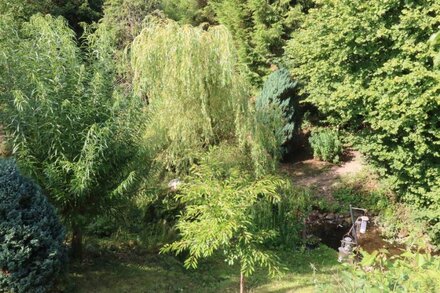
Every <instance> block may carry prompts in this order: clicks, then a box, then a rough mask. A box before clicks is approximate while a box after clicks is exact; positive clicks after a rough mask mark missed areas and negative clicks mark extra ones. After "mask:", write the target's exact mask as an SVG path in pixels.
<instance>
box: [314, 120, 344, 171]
mask: <svg viewBox="0 0 440 293" xmlns="http://www.w3.org/2000/svg"><path fill="white" fill-rule="evenodd" d="M309 142H310V146H311V147H312V149H313V157H314V158H317V159H320V160H323V161H328V162H333V163H338V162H339V160H340V155H341V153H342V143H341V141H340V139H339V136H338V132H337V131H335V130H332V129H328V128H323V129H317V130H315V131H313V132H312V134H311V135H310V138H309Z"/></svg>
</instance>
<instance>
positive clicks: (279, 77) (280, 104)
mask: <svg viewBox="0 0 440 293" xmlns="http://www.w3.org/2000/svg"><path fill="white" fill-rule="evenodd" d="M296 87H297V81H294V80H293V79H292V78H291V76H290V73H289V71H288V70H287V69H284V68H281V69H279V70H277V71H275V72H273V73H272V74H270V75H269V76H268V78H267V80H266V81H265V82H264V85H263V89H262V90H261V93H260V95H258V96H257V100H256V104H255V106H256V110H257V113H258V112H263V113H265V115H260V116H261V118H260V119H262V120H266V121H263V122H266V123H267V124H273V123H271V121H272V120H274V119H277V118H278V117H274V115H279V114H281V117H280V118H281V119H282V120H283V127H282V129H281V131H280V134H281V137H282V142H283V143H285V142H287V141H288V140H289V139H291V138H292V136H293V133H294V130H295V128H296V126H297V124H298V123H297V120H298V114H297V111H298V109H297V108H298V95H297V94H296ZM274 108H275V109H276V110H277V111H272V109H274ZM274 131H278V130H274Z"/></svg>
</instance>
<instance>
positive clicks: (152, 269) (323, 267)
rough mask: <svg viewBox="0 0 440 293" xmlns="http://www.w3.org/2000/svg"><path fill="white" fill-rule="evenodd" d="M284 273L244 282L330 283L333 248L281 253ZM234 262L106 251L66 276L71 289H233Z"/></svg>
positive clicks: (278, 287)
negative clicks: (194, 264) (190, 265)
mask: <svg viewBox="0 0 440 293" xmlns="http://www.w3.org/2000/svg"><path fill="white" fill-rule="evenodd" d="M280 256H281V259H282V261H283V263H284V265H285V266H286V271H285V273H284V275H282V276H279V277H275V278H268V277H267V274H266V273H265V272H264V271H258V272H257V273H256V274H255V275H253V276H252V277H250V278H249V279H248V280H247V281H246V287H247V288H248V289H249V291H251V292H315V291H316V288H317V286H318V287H319V288H323V287H325V285H326V284H328V283H330V282H332V280H333V277H332V276H333V274H334V273H336V271H337V270H338V269H340V268H341V267H340V265H339V264H338V262H337V260H336V258H337V256H336V252H335V251H334V250H332V249H330V248H328V247H326V246H321V247H319V248H317V249H315V250H312V251H307V250H305V251H284V252H280ZM238 284H239V274H238V266H233V267H230V266H228V265H227V264H226V263H225V262H224V261H223V260H222V259H221V258H220V257H213V258H211V259H208V260H206V261H203V262H201V263H200V266H199V268H198V269H197V270H186V269H185V268H184V267H183V265H182V262H181V261H180V260H179V259H177V258H175V257H173V256H169V255H156V254H146V255H136V254H134V253H133V254H122V253H121V254H118V253H111V254H105V255H102V256H99V257H95V258H89V259H86V260H85V261H84V262H83V263H82V264H81V265H80V264H74V265H72V267H71V273H70V276H69V286H68V287H69V290H70V291H71V292H96V293H99V292H110V293H112V292H130V293H135V292H236V291H237V290H238Z"/></svg>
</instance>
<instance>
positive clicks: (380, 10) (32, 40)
mask: <svg viewBox="0 0 440 293" xmlns="http://www.w3.org/2000/svg"><path fill="white" fill-rule="evenodd" d="M94 21H96V23H93V22H94ZM439 27H440V3H439V1H437V0H414V1H411V0H406V1H403V0H388V1H381V0H365V1H360V0H316V1H315V0H297V1H292V0H270V1H268V0H209V1H207V0H151V1H149V0H105V1H104V0H62V1H58V0H57V1H55V0H43V1H24V0H18V1H8V0H0V52H1V54H0V155H8V156H12V157H14V159H15V160H16V162H17V164H18V165H19V167H20V170H21V171H22V172H24V173H23V174H26V175H28V176H29V177H32V179H33V180H35V182H36V183H37V184H39V185H40V186H41V190H43V191H44V194H46V195H47V199H46V198H45V197H44V196H42V191H41V190H40V189H39V188H38V187H37V186H35V184H33V183H32V182H31V181H29V180H28V179H25V178H23V177H20V175H19V174H18V173H17V171H16V169H15V167H14V166H13V165H12V163H11V162H10V161H8V162H7V163H5V164H4V165H2V166H3V167H1V168H6V169H7V170H9V171H7V172H6V171H5V172H6V173H1V172H3V171H2V170H3V169H1V168H0V175H2V176H3V174H6V175H4V176H6V178H7V179H4V178H3V177H4V176H3V177H0V183H1V184H0V191H1V193H0V199H1V197H2V196H3V197H5V200H2V201H0V220H2V219H1V217H3V218H4V220H2V221H0V226H1V228H2V229H1V230H0V240H1V242H0V245H3V248H5V249H3V248H2V249H3V250H0V261H1V262H0V269H1V270H0V285H1V286H2V287H0V288H1V289H0V291H3V290H4V289H3V288H4V287H6V288H8V289H6V290H13V291H18V292H20V291H23V292H24V291H32V292H33V291H36V292H39V291H41V292H43V291H47V290H48V288H49V287H51V286H52V285H53V279H50V280H48V281H47V282H46V281H45V280H46V279H48V278H49V276H54V278H55V277H56V276H57V275H58V274H59V272H60V270H61V269H60V268H61V263H62V255H63V253H61V251H63V249H62V243H61V241H62V240H60V239H61V238H64V234H63V232H62V228H61V226H60V225H59V223H58V222H57V221H56V216H55V214H54V211H53V208H52V207H51V206H50V205H48V201H50V202H51V203H52V204H54V206H55V207H56V208H57V209H58V213H59V214H60V215H61V216H62V220H64V222H65V224H66V225H67V227H68V232H69V236H71V240H70V241H69V242H70V243H71V245H72V248H74V249H72V253H73V255H74V256H80V254H81V244H82V233H83V232H84V233H88V234H87V236H91V237H92V238H93V239H92V240H91V242H92V243H93V241H102V240H103V239H102V238H107V237H116V238H118V239H124V241H126V242H127V245H128V246H127V247H130V251H131V248H133V246H136V245H138V244H139V243H142V246H143V249H146V250H148V251H150V249H151V250H153V251H155V252H157V251H158V250H159V249H160V247H163V245H164V244H166V243H168V245H165V247H163V249H162V251H164V252H168V251H173V252H177V253H180V252H184V251H185V252H184V253H183V254H184V256H186V259H187V260H186V262H185V265H186V266H187V267H196V266H197V265H198V264H199V260H201V259H202V258H205V257H209V256H212V255H214V254H215V255H217V256H223V258H224V259H225V260H226V261H227V262H228V263H229V264H234V263H238V264H237V267H238V266H239V268H240V271H241V277H243V276H244V275H250V274H252V273H253V272H254V271H255V269H256V268H257V267H265V268H267V269H269V272H270V273H276V272H277V271H278V269H279V267H280V266H279V265H280V264H279V259H278V258H277V256H276V254H275V253H273V252H274V251H272V250H271V249H273V250H280V249H281V248H284V249H292V248H293V247H297V246H298V245H301V244H304V243H305V242H304V241H307V239H314V238H313V237H311V238H307V236H309V235H306V234H307V233H308V231H309V229H305V226H304V225H305V223H309V222H310V221H314V220H313V219H311V218H310V217H308V216H309V215H308V212H309V211H310V210H311V209H323V210H325V211H326V212H331V213H329V214H328V215H327V216H328V218H329V219H331V218H334V217H336V216H335V215H334V214H333V213H335V212H338V213H341V211H342V210H345V208H344V207H343V206H345V205H348V204H354V205H360V206H363V207H367V208H368V209H369V210H372V211H374V212H376V211H377V212H380V215H381V217H382V218H379V222H380V221H382V223H381V225H382V227H385V226H386V225H388V224H387V223H389V222H393V223H391V228H389V229H388V232H390V231H391V232H390V233H392V234H393V236H394V235H395V234H398V231H397V230H401V231H400V232H401V233H399V234H401V235H402V238H403V239H406V241H408V242H412V240H414V239H416V238H418V240H417V241H416V242H413V243H412V244H414V243H416V244H417V246H419V245H422V244H425V242H426V241H425V240H426V239H428V238H429V237H428V236H427V235H426V234H423V233H421V232H420V231H419V228H417V229H415V227H420V229H423V231H426V226H429V227H430V232H431V236H433V238H432V239H433V240H434V243H436V244H438V243H439V241H440V153H439V150H440V116H439V115H437V114H438V113H440V102H439V101H440V100H439V94H440V84H439V81H440V71H439V69H440V32H439ZM286 66H287V67H286ZM278 67H281V69H278ZM285 68H288V69H285ZM305 110H307V112H306V114H304V117H302V120H303V124H302V125H301V127H302V128H303V129H300V123H299V122H300V118H301V115H302V114H303V113H300V112H302V111H305ZM300 114H301V115H300ZM323 125H325V126H326V128H321V127H322V126H323ZM310 129H311V130H312V134H311V137H310V139H309V141H307V139H306V137H307V135H308V130H310ZM336 130H337V131H336ZM338 133H339V134H344V136H346V137H342V135H340V136H339V135H338ZM295 134H297V135H295ZM342 139H344V140H343V142H344V144H345V143H351V144H352V147H353V148H355V149H358V150H360V151H361V152H362V154H363V155H364V157H365V158H366V160H367V161H368V163H370V162H371V163H373V164H374V165H375V167H377V168H375V169H377V170H378V171H379V173H380V175H386V178H387V179H389V180H387V183H388V184H389V185H390V186H391V187H392V188H393V191H394V192H395V193H396V196H394V194H393V192H392V191H391V189H390V190H388V188H387V189H386V192H385V191H384V192H380V193H377V192H376V191H375V189H374V188H373V190H370V185H376V183H377V184H380V183H379V182H377V181H378V180H377V178H376V177H375V178H369V179H368V180H367V181H368V183H363V185H362V186H360V185H359V184H360V182H356V183H354V184H353V185H350V184H347V183H346V182H345V183H344V180H343V179H341V183H342V184H343V185H342V187H335V186H336V184H334V185H332V188H330V189H328V190H327V189H326V188H322V189H321V188H317V189H316V190H315V189H314V188H307V189H302V188H301V187H297V186H294V185H293V184H291V182H290V181H289V180H286V179H285V178H284V177H281V176H280V175H279V173H280V171H281V172H284V171H287V172H289V174H290V173H292V174H293V175H294V176H295V178H297V183H298V184H305V185H307V184H308V183H306V181H307V182H309V181H310V180H307V179H308V177H309V176H315V174H314V173H315V172H314V171H315V168H310V170H309V169H308V168H304V169H302V167H306V164H302V163H300V164H290V162H289V163H287V164H285V165H284V164H283V165H281V166H280V165H279V163H280V161H281V158H282V155H283V154H284V153H283V151H285V150H289V152H288V154H289V157H290V158H293V159H294V160H296V159H297V158H298V159H300V160H301V161H303V160H304V159H305V158H304V156H305V155H307V150H308V147H309V145H307V143H309V144H310V145H311V147H312V149H313V152H314V156H315V157H317V158H319V159H322V160H327V161H331V162H335V163H336V162H338V161H339V159H340V155H341V152H342V142H341V140H342ZM296 148H301V150H299V152H298V153H296V150H297V149H296ZM293 150H295V151H293ZM294 152H295V153H294ZM283 159H287V156H284V157H283ZM301 166H302V167H301ZM6 169H5V170H6ZM331 171H333V170H331ZM331 171H330V172H331ZM370 171H371V170H369V169H368V170H367V171H366V172H367V173H368V174H369V176H370V175H371V172H370ZM312 173H313V174H312ZM371 177H374V176H373V175H372V176H371ZM380 177H385V176H380ZM298 178H299V179H298ZM316 178H317V179H318V180H319V179H320V178H321V177H320V176H319V175H317V177H316ZM332 178H333V177H332ZM332 178H330V179H329V180H325V181H330V180H331V179H332ZM356 178H357V179H355V180H356V181H364V180H363V179H362V180H361V179H359V178H360V177H356ZM362 178H363V177H362ZM171 179H173V180H171ZM313 179H315V178H313ZM370 179H371V181H374V184H370V181H369V180H370ZM1 180H6V181H4V182H3V181H1ZM14 180H15V181H14ZM170 180H171V181H170ZM14 182H18V184H20V186H18V187H16V186H15V185H11V186H12V187H10V186H9V185H7V184H14ZM319 183H321V182H319ZM318 185H319V184H318ZM14 186H15V187H14ZM318 187H319V186H318ZM5 188H6V189H8V188H13V189H14V188H15V189H14V192H13V193H10V192H9V189H8V191H6V192H5V191H4V190H5ZM25 189H29V192H28V191H27V190H25ZM324 189H325V193H324V194H323V193H321V192H320V190H324ZM364 189H368V190H364ZM15 191H17V192H16V193H15ZM327 191H328V192H327ZM360 191H362V192H360ZM315 192H318V193H320V194H317V196H318V198H314V197H313V196H314V195H316V194H314V193H315ZM34 193H35V194H36V195H38V196H35V197H30V194H34ZM330 193H331V196H330ZM14 194H16V195H17V198H15V197H11V196H13V195H14ZM327 195H328V196H327ZM328 198H332V199H335V200H336V201H334V202H330V201H329V200H328ZM31 204H32V205H33V204H36V205H41V207H40V206H38V207H37V208H34V207H33V206H32V207H30V206H29V205H31ZM28 208H29V209H30V211H28ZM415 209H417V213H416V214H415V215H414V214H413V210H415ZM11 211H12V212H11ZM16 211H17V212H16ZM41 211H42V212H44V213H47V214H48V215H49V216H47V217H39V214H38V213H39V212H41ZM30 214H31V215H30ZM384 215H385V216H386V217H385V218H384V217H383V216H384ZM31 216H35V217H37V220H33V222H32V224H35V228H33V227H34V226H29V229H30V230H26V229H28V226H26V227H25V228H26V229H21V228H20V229H21V230H20V229H18V228H17V227H21V226H20V225H19V224H17V225H18V226H17V225H15V224H16V223H18V222H20V221H29V219H30V218H31ZM327 216H323V217H325V219H327ZM397 216H398V217H399V219H398V220H396V219H395V218H396V217H397ZM415 216H416V217H417V220H418V222H417V223H414V221H413V219H414V217H415ZM312 218H313V216H312ZM318 218H319V219H318V220H317V222H319V221H320V220H321V219H320V217H318ZM401 218H405V220H402V219H401ZM337 219H343V217H339V215H338V217H337ZM384 219H385V220H384ZM344 221H345V220H344ZM47 222H51V223H53V224H54V226H53V227H55V228H54V230H53V229H51V227H52V226H50V225H49V224H48V225H46V223H47ZM26 223H27V222H26ZM42 223H45V224H44V227H42V225H43V224H42ZM408 223H410V224H408ZM309 224H310V223H309ZM311 224H313V223H311ZM14 225H15V226H14ZM23 225H24V224H23ZM23 225H22V226H23ZM26 225H27V224H26ZM407 226H411V227H410V228H409V227H407ZM3 228H4V229H3ZM4 231H6V232H4ZM11 231H12V232H11ZM14 231H15V232H14ZM22 232H23V233H27V234H26V235H21V234H20V235H19V236H20V237H21V238H20V237H19V238H16V237H15V235H16V234H17V233H22ZM31 232H32V233H35V234H32V235H31V236H29V235H30V234H29V233H31ZM309 232H312V231H311V230H310V231H309ZM2 233H3V234H2ZM5 233H6V234H5ZM8 233H9V234H8ZM14 233H15V234H14ZM407 234H412V235H409V236H408V235H407ZM17 235H18V234H17ZM2 237H3V238H2ZM38 237H42V238H43V240H41V241H40V240H39V238H38ZM51 237H52V238H51ZM96 238H99V239H96ZM116 238H112V239H111V240H109V243H110V242H112V241H114V240H115V239H116ZM21 239H22V240H21ZM50 239H55V240H54V241H52V242H50ZM88 239H90V238H88ZM127 239H130V240H127ZM105 241H106V240H104V242H105ZM4 243H6V244H4ZM47 243H49V244H47ZM419 243H420V244H419ZM46 244H47V245H46ZM412 244H411V245H412ZM40 245H42V246H40ZM51 245H52V246H51ZM111 245H112V244H110V246H111ZM18 246H22V248H23V249H21V250H20V249H18V248H17V247H18ZM28 248H29V249H28ZM34 248H35V249H37V248H38V251H36V252H35V251H33V250H32V249H34ZM40 248H41V249H40ZM47 249H49V250H50V249H55V250H57V249H58V250H59V251H60V253H59V254H58V252H56V253H55V254H49V255H48V257H49V259H50V260H49V262H51V263H48V262H46V261H40V259H38V260H37V261H35V262H33V260H32V261H31V260H30V259H31V258H33V257H40V256H41V257H46V256H47V255H45V251H46V250H47ZM425 249H427V251H430V250H431V247H430V246H429V245H426V247H425ZM28 253H30V255H28ZM124 253H125V252H124ZM22 256H23V257H24V258H25V261H29V263H30V262H32V265H23V262H21V261H20V263H19V265H17V264H16V263H14V262H13V261H12V262H11V259H14V257H22ZM27 256H29V258H26V257H27ZM406 256H408V257H406ZM371 259H373V260H377V259H378V258H376V254H374V255H373V256H369V255H366V256H365V258H364V263H362V265H364V264H365V262H368V261H369V260H371ZM414 259H416V260H417V262H413V260H414ZM34 264H35V265H34ZM52 264H53V266H52ZM362 265H361V266H359V267H356V268H355V273H349V276H350V278H352V279H354V283H355V284H352V283H349V282H348V285H349V286H351V285H354V286H352V287H350V288H349V289H347V287H344V286H343V285H340V284H339V285H338V288H339V289H347V290H350V289H352V290H364V291H365V290H370V289H371V290H375V289H378V290H379V291H380V290H382V291H387V290H388V291H392V290H402V291H403V290H409V291H411V290H412V289H413V287H415V286H417V287H418V288H419V289H423V290H425V291H429V290H436V289H438V288H436V287H435V286H434V285H432V284H430V282H431V280H436V276H435V277H433V278H431V276H430V275H431V274H435V273H437V272H438V271H439V267H438V259H436V258H429V257H428V256H420V255H415V256H414V255H409V254H407V255H405V256H404V257H402V258H399V259H398V260H397V261H395V262H386V261H385V260H384V259H383V258H381V259H379V263H378V262H374V261H373V262H372V263H371V264H369V265H368V266H370V265H371V266H370V268H369V269H370V270H372V272H371V273H369V272H366V271H365V267H362ZM201 266H203V265H201ZM37 267H38V268H37ZM40 267H41V269H40ZM33 268H35V270H37V271H38V270H41V272H39V271H38V273H37V274H35V273H29V272H25V270H30V269H33ZM411 268H414V271H413V272H411ZM232 269H234V267H232ZM313 269H314V267H313ZM423 269H426V271H427V272H428V274H429V276H428V278H424V276H423V275H422V274H421V272H422V270H423ZM300 270H302V269H301V268H300ZM15 272H17V273H15ZM379 272H380V273H382V274H383V275H384V276H381V275H380V274H379ZM14 274H15V275H14ZM14 278H15V279H14ZM409 280H410V281H411V284H409ZM241 281H242V282H241V285H242V286H241V290H243V289H244V287H243V278H241ZM8 282H9V283H8ZM14 282H15V283H14ZM32 282H33V284H36V286H37V287H35V288H32V289H31V288H30V287H29V286H31V285H30V284H31V283H32ZM43 282H45V283H46V284H47V287H45V286H46V285H42V284H43ZM40 285H41V286H40ZM14 286H21V287H20V288H19V287H14ZM26 286H28V287H26ZM38 286H40V287H38ZM411 286H413V287H411ZM162 287H163V286H162ZM162 287H161V288H162ZM9 288H12V289H9ZM278 289H279V288H278ZM278 289H277V290H278Z"/></svg>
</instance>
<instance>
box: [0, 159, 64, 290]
mask: <svg viewBox="0 0 440 293" xmlns="http://www.w3.org/2000/svg"><path fill="white" fill-rule="evenodd" d="M64 239H65V230H64V228H63V226H62V224H61V223H60V221H59V218H58V216H57V214H56V212H55V209H54V208H53V206H52V205H51V204H50V203H49V202H48V201H47V199H46V197H45V196H44V195H43V193H42V190H41V189H40V187H39V186H38V185H36V184H35V183H34V182H33V181H32V180H30V179H28V178H26V177H23V176H22V175H21V174H20V172H19V171H18V169H17V167H16V165H15V163H14V161H12V160H6V159H2V160H0V292H34V293H40V292H49V291H51V290H52V289H53V287H54V285H55V282H56V280H57V278H58V277H60V276H61V275H62V273H63V270H64V267H65V264H66V260H67V259H66V249H65V246H64Z"/></svg>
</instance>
